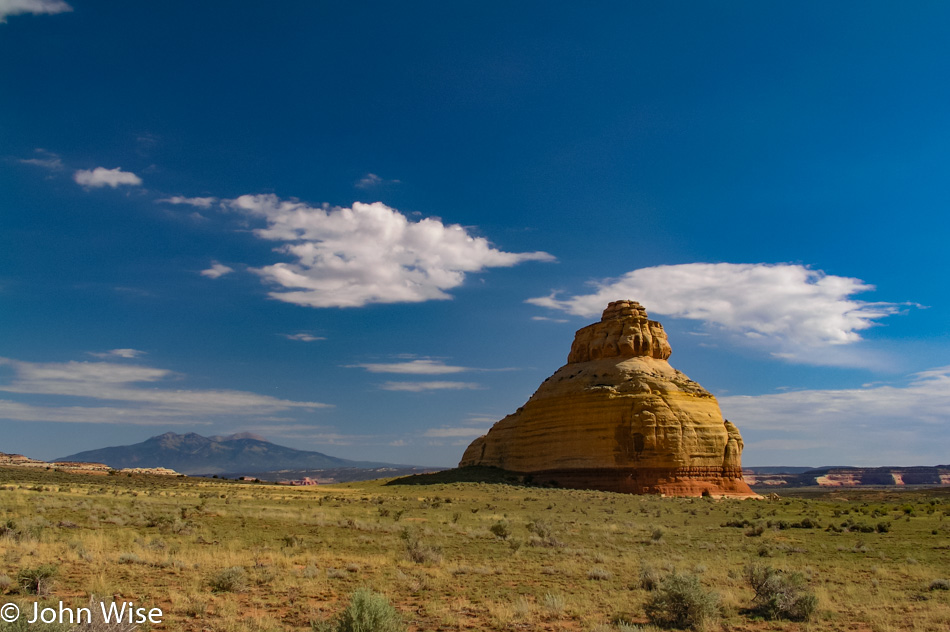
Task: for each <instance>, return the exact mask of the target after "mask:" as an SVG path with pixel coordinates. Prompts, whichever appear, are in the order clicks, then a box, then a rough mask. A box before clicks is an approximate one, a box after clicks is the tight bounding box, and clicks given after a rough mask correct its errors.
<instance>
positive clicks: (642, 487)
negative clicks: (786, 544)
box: [519, 467, 761, 498]
mask: <svg viewBox="0 0 950 632" xmlns="http://www.w3.org/2000/svg"><path fill="white" fill-rule="evenodd" d="M519 474H521V475H522V476H525V477H530V478H531V479H533V481H534V482H535V483H540V484H545V483H553V484H555V485H557V486H558V487H567V488H570V489H598V490H601V491H605V492H620V493H624V494H654V495H662V496H702V495H703V494H706V495H709V496H712V497H713V498H720V497H723V496H725V497H727V498H761V496H759V495H758V494H756V493H755V492H754V491H752V489H751V488H750V487H749V486H748V485H747V484H746V482H745V481H744V480H742V473H741V472H731V471H726V472H724V471H723V470H721V469H716V468H704V467H692V468H680V469H653V468H651V469H646V468H622V469H615V468H601V469H575V470H569V469H562V470H544V471H541V472H519Z"/></svg>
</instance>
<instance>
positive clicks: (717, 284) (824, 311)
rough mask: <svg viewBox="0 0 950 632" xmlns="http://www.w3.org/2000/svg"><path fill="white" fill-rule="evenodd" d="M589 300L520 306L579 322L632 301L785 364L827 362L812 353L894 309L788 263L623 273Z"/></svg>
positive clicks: (847, 339) (839, 280)
mask: <svg viewBox="0 0 950 632" xmlns="http://www.w3.org/2000/svg"><path fill="white" fill-rule="evenodd" d="M594 285H595V287H596V290H595V291H594V292H592V293H590V294H583V295H577V296H572V297H569V298H565V299H561V298H558V296H557V294H552V295H550V296H546V297H539V298H532V299H528V302H529V303H532V304H534V305H540V306H543V307H550V308H553V309H558V310H561V311H564V312H567V313H569V314H576V315H579V316H588V317H589V316H596V315H598V314H600V312H601V310H603V308H604V306H606V305H607V303H608V302H610V301H613V300H617V299H633V300H637V301H639V302H640V303H642V304H643V305H644V307H646V308H647V311H648V312H650V313H651V314H657V315H668V316H674V317H678V318H689V319H694V320H699V321H702V322H703V323H704V324H705V325H707V326H708V327H711V328H714V329H717V330H720V331H723V332H725V333H727V334H732V335H733V336H734V338H735V340H738V341H740V342H744V343H745V344H748V345H759V346H763V347H765V348H767V349H769V350H770V351H773V352H774V354H775V355H776V356H777V357H781V358H784V359H788V360H793V361H803V362H815V361H816V360H818V363H826V362H827V363H834V358H832V357H831V356H830V355H829V354H824V355H822V354H817V355H816V354H814V353H813V352H812V350H813V349H814V348H817V347H823V346H828V345H844V344H848V343H852V342H856V341H858V340H860V339H861V335H860V333H859V332H861V331H863V330H865V329H868V328H870V327H872V326H874V325H875V324H877V322H878V321H879V320H880V319H882V318H884V317H885V316H890V315H892V314H896V313H898V312H899V311H900V309H901V305H900V304H897V303H883V302H864V301H860V300H857V299H854V298H852V296H853V295H854V294H858V293H862V292H869V291H871V290H873V289H874V286H872V285H869V284H867V283H865V282H864V281H862V280H860V279H855V278H849V277H841V276H834V275H830V274H825V273H824V272H822V271H820V270H812V269H811V268H808V267H805V266H802V265H793V264H764V263H755V264H734V263H691V264H683V265H667V266H655V267H651V268H640V269H638V270H634V271H632V272H628V273H627V274H625V275H624V276H622V277H620V278H619V279H608V280H604V281H598V282H596V283H594Z"/></svg>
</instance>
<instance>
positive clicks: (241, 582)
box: [208, 566, 247, 592]
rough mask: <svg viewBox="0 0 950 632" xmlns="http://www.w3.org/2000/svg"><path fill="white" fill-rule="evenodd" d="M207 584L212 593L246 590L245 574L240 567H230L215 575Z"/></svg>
mask: <svg viewBox="0 0 950 632" xmlns="http://www.w3.org/2000/svg"><path fill="white" fill-rule="evenodd" d="M208 584H209V585H210V586H211V590H213V591H214V592H241V591H242V590H244V589H245V588H247V574H246V573H245V572H244V569H243V568H241V567H240V566H232V567H231V568H226V569H224V570H223V571H219V572H217V573H215V574H214V575H213V576H212V577H211V579H210V580H208Z"/></svg>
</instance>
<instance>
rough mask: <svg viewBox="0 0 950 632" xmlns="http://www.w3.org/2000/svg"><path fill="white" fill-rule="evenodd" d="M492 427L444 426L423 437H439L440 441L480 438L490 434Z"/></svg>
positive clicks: (431, 430)
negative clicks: (457, 438)
mask: <svg viewBox="0 0 950 632" xmlns="http://www.w3.org/2000/svg"><path fill="white" fill-rule="evenodd" d="M489 428H491V426H484V427H479V428H451V427H447V426H443V427H441V428H429V429H428V430H426V431H425V432H424V433H422V436H423V437H438V438H440V439H447V438H455V437H480V436H482V435H483V434H485V433H486V432H488V430H489Z"/></svg>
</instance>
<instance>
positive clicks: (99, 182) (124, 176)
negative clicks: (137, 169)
mask: <svg viewBox="0 0 950 632" xmlns="http://www.w3.org/2000/svg"><path fill="white" fill-rule="evenodd" d="M73 180H74V181H75V182H76V184H78V185H80V186H84V187H86V188H88V189H97V188H101V187H112V188H113V189H115V188H117V187H120V186H135V187H137V186H140V185H141V184H142V178H140V177H138V176H137V175H135V174H134V173H132V172H130V171H122V169H121V168H119V167H116V168H115V169H106V168H105V167H96V168H95V169H92V170H87V169H80V170H79V171H77V172H76V173H74V174H73Z"/></svg>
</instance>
